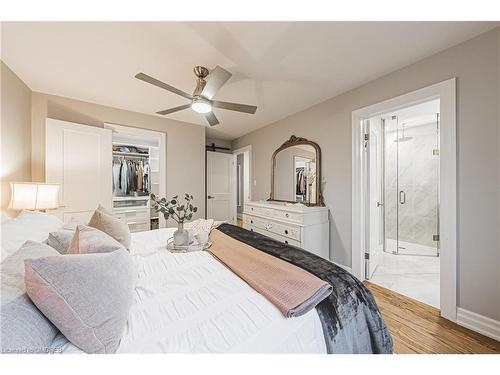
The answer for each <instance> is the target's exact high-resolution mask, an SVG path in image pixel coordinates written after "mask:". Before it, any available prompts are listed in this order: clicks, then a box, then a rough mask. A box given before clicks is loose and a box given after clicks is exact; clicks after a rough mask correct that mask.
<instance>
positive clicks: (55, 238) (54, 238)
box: [47, 229, 75, 254]
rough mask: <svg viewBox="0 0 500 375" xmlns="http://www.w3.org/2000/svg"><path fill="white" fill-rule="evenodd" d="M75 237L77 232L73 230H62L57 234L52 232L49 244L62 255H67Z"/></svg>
mask: <svg viewBox="0 0 500 375" xmlns="http://www.w3.org/2000/svg"><path fill="white" fill-rule="evenodd" d="M74 236H75V231H74V230H71V229H61V230H58V231H56V232H50V233H49V238H48V239H47V244H48V245H49V246H50V247H53V248H54V249H56V250H57V251H58V252H59V253H60V254H66V253H67V252H68V248H69V245H70V244H71V240H72V239H73V237H74Z"/></svg>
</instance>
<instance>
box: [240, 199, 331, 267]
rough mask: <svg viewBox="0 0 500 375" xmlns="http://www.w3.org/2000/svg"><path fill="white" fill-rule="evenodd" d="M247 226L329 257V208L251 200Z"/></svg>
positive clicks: (245, 211) (245, 215) (246, 210)
mask: <svg viewBox="0 0 500 375" xmlns="http://www.w3.org/2000/svg"><path fill="white" fill-rule="evenodd" d="M243 227H244V228H245V229H248V230H250V231H255V232H257V233H260V234H263V235H265V236H268V237H271V238H274V239H276V240H278V241H281V242H284V243H287V244H290V245H294V246H297V247H301V248H303V249H304V250H307V251H309V252H311V253H313V254H316V255H319V256H321V257H323V258H325V259H329V238H330V234H329V231H330V226H329V223H328V208H326V207H308V206H305V205H302V204H293V203H279V202H248V203H245V206H244V209H243Z"/></svg>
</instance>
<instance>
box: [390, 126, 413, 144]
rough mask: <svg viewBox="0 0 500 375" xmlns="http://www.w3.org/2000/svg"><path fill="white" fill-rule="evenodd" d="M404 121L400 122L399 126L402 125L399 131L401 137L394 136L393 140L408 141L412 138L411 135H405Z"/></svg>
mask: <svg viewBox="0 0 500 375" xmlns="http://www.w3.org/2000/svg"><path fill="white" fill-rule="evenodd" d="M405 125H406V124H405V123H402V124H401V126H402V128H403V129H402V132H401V137H400V138H396V139H395V140H394V142H398V143H399V142H408V141H411V140H412V139H413V137H405Z"/></svg>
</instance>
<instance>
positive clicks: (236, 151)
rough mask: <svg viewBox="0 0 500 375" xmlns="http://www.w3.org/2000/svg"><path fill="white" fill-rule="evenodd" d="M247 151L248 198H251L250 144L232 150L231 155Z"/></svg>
mask: <svg viewBox="0 0 500 375" xmlns="http://www.w3.org/2000/svg"><path fill="white" fill-rule="evenodd" d="M246 151H248V175H249V177H248V200H249V201H251V200H252V185H253V184H252V145H248V146H245V147H241V148H238V149H236V150H233V155H239V154H243V153H244V152H246Z"/></svg>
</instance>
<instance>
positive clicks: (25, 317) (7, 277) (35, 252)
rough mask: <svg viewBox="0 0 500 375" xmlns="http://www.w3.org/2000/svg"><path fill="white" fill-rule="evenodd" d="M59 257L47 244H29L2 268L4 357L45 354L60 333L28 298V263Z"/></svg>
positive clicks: (0, 318) (0, 307) (0, 309)
mask: <svg viewBox="0 0 500 375" xmlns="http://www.w3.org/2000/svg"><path fill="white" fill-rule="evenodd" d="M46 256H59V253H58V252H57V251H56V250H54V249H53V248H51V247H50V246H47V245H45V244H42V243H39V242H34V241H26V242H25V243H24V244H23V245H22V246H21V247H20V248H19V249H18V250H17V251H16V252H15V253H13V254H12V255H10V256H8V257H7V258H5V259H4V261H3V262H2V263H1V265H0V275H1V297H2V298H1V305H0V348H1V351H2V353H45V352H46V351H47V350H50V348H49V346H50V344H51V343H52V341H53V340H54V338H55V336H56V334H57V333H58V330H57V328H55V327H54V325H52V323H50V321H49V320H48V319H47V318H46V317H45V316H43V314H42V313H41V312H40V311H39V310H38V309H37V308H36V306H35V305H33V303H32V302H31V300H30V299H29V298H28V296H27V295H26V293H25V291H26V288H25V286H24V260H25V259H34V258H39V257H46Z"/></svg>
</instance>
